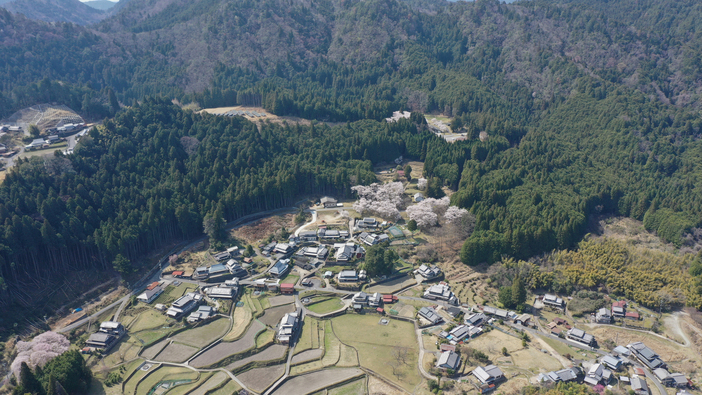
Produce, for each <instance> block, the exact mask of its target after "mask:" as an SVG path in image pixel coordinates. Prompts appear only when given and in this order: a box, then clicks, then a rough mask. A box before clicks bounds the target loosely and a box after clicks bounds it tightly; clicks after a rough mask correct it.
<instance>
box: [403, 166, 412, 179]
mask: <svg viewBox="0 0 702 395" xmlns="http://www.w3.org/2000/svg"><path fill="white" fill-rule="evenodd" d="M404 170H405V178H407V181H412V166H410V165H409V164H407V165H405V169H404Z"/></svg>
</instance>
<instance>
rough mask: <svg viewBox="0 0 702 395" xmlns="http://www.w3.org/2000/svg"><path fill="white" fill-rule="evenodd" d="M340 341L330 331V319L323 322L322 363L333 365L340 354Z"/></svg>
mask: <svg viewBox="0 0 702 395" xmlns="http://www.w3.org/2000/svg"><path fill="white" fill-rule="evenodd" d="M340 347H341V342H340V341H339V339H338V338H337V337H336V336H335V335H334V333H333V332H332V323H331V321H325V322H324V350H325V352H324V357H322V365H324V366H333V365H336V363H337V362H339V356H340V355H341V350H340Z"/></svg>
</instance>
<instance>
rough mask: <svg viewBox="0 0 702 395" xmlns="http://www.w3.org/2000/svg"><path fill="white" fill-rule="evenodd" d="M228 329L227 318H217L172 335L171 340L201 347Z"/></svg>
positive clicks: (222, 334)
mask: <svg viewBox="0 0 702 395" xmlns="http://www.w3.org/2000/svg"><path fill="white" fill-rule="evenodd" d="M228 329H229V320H227V319H224V318H218V319H216V320H214V321H211V322H209V323H207V324H205V325H202V326H200V327H197V328H195V329H190V330H187V331H184V332H180V333H179V334H177V335H175V336H173V340H175V341H178V342H181V343H185V344H189V345H191V346H193V347H198V348H202V347H205V346H206V345H208V344H210V343H212V342H213V341H215V340H217V339H219V338H220V337H222V336H224V334H225V333H226V331H227V330H228Z"/></svg>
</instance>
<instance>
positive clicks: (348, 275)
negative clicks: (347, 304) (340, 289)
mask: <svg viewBox="0 0 702 395" xmlns="http://www.w3.org/2000/svg"><path fill="white" fill-rule="evenodd" d="M328 273H331V272H328ZM325 277H326V273H325ZM366 277H367V274H366V271H365V270H361V271H358V272H357V271H356V270H352V269H346V270H342V271H340V272H339V274H338V275H337V276H336V281H337V283H339V284H341V283H346V284H349V283H358V282H361V281H365V280H366Z"/></svg>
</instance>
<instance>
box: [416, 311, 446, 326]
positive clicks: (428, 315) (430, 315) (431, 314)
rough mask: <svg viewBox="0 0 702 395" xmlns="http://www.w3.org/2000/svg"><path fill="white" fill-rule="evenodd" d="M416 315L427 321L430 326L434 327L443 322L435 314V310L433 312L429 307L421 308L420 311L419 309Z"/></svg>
mask: <svg viewBox="0 0 702 395" xmlns="http://www.w3.org/2000/svg"><path fill="white" fill-rule="evenodd" d="M417 314H418V315H419V316H420V317H422V318H424V319H425V320H427V321H429V323H430V324H432V325H436V324H439V323H441V322H443V321H444V319H443V318H441V316H440V315H439V314H437V312H436V310H434V309H433V308H431V307H422V308H421V309H419V311H418V312H417Z"/></svg>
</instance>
